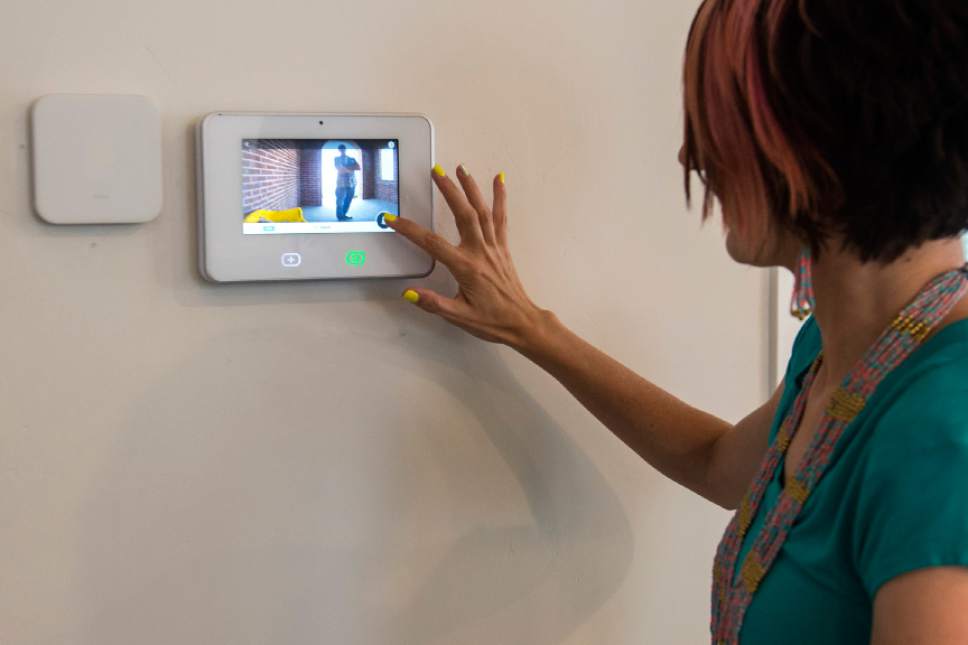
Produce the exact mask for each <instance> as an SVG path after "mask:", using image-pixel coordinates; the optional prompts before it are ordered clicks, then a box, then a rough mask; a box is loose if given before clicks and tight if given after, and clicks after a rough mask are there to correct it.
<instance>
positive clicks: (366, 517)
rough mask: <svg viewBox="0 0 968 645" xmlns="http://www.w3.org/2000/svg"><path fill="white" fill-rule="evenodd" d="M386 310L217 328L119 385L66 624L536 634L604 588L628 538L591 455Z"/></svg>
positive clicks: (436, 639)
mask: <svg viewBox="0 0 968 645" xmlns="http://www.w3.org/2000/svg"><path fill="white" fill-rule="evenodd" d="M436 279H437V280H438V281H439V280H442V279H444V278H441V277H439V276H438V277H437V278H436ZM431 286H438V287H439V286H440V285H431ZM360 289H361V291H362V294H365V293H366V292H367V289H368V287H365V286H364V287H360ZM362 294H361V293H360V292H358V293H357V295H358V296H361V295H362ZM344 295H346V294H344ZM393 304H394V305H397V303H396V300H394V301H393ZM386 306H387V307H389V306H391V305H389V304H387V305H386ZM374 314H375V315H376V316H379V314H378V313H377V312H376V311H374ZM393 315H396V316H398V317H399V316H401V315H402V316H404V317H414V318H405V319H404V321H405V322H408V321H409V322H412V323H413V324H412V326H410V327H408V328H407V329H409V331H406V330H401V331H399V334H400V335H399V336H397V337H391V338H387V337H385V335H384V336H382V337H381V336H380V335H379V334H380V332H379V331H377V330H376V328H375V327H374V326H372V325H367V324H364V325H361V326H354V328H353V329H344V330H339V331H337V330H334V329H333V328H329V329H326V328H321V327H320V326H318V325H316V324H315V321H314V320H313V319H312V318H311V317H309V316H307V317H306V318H305V319H302V320H300V319H295V320H293V319H291V317H290V318H287V320H288V322H286V321H283V322H282V323H281V325H282V326H283V328H281V329H280V328H278V327H277V328H275V329H272V330H267V329H265V328H261V327H255V326H253V327H251V328H247V329H239V330H238V331H237V332H233V335H232V336H222V337H216V338H211V339H210V340H209V342H207V343H206V344H204V345H203V346H200V347H198V348H197V351H196V352H195V353H193V354H186V355H191V360H190V361H189V362H188V363H187V364H185V365H183V366H182V367H181V369H180V370H178V371H177V372H175V373H171V374H170V375H169V377H168V378H166V379H164V380H163V381H162V382H158V383H155V384H154V387H152V388H151V391H148V392H145V395H144V397H143V399H142V400H140V401H138V402H136V403H135V404H133V405H132V407H131V409H130V423H129V424H128V427H127V428H124V429H123V431H119V433H118V435H117V437H116V443H115V445H114V449H113V453H112V454H106V455H105V461H104V464H103V467H102V469H101V472H100V478H99V480H98V481H97V482H96V483H95V484H94V485H93V486H92V488H91V490H89V491H87V494H86V499H87V504H86V507H85V508H84V511H83V515H82V516H81V517H80V518H79V519H78V543H77V549H78V551H77V554H76V555H77V563H78V571H77V572H76V575H74V576H72V580H73V583H74V584H75V585H76V590H75V592H76V594H77V596H78V597H79V598H86V599H88V605H87V606H86V607H83V608H79V615H78V617H77V619H78V620H77V623H76V624H77V625H78V626H79V629H80V633H77V634H70V637H71V638H70V639H69V640H71V641H72V642H77V643H92V644H93V643H97V644H98V645H108V644H112V643H122V642H130V640H131V638H132V636H133V635H134V634H137V635H138V639H139V641H140V642H141V643H142V644H144V645H147V644H150V643H159V644H160V643H165V644H166V645H167V644H170V643H173V642H180V643H192V644H194V643H233V644H239V643H267V642H272V643H278V644H284V643H306V642H317V643H340V644H346V643H366V644H370V643H372V644H374V645H377V644H379V645H387V644H396V643H408V644H409V643H414V644H416V643H419V644H425V643H463V642H494V643H512V642H527V643H530V644H533V645H540V644H548V645H551V644H554V643H558V642H560V641H561V640H563V639H564V638H565V637H567V635H568V634H570V633H571V632H572V631H574V630H575V628H576V627H578V626H579V625H580V624H582V623H583V622H584V621H585V620H586V619H587V618H588V617H589V616H590V615H591V614H593V613H594V612H595V611H596V610H597V609H598V608H600V607H601V606H602V605H603V604H604V603H605V601H606V600H607V599H608V598H609V597H610V596H611V595H612V594H613V593H615V591H616V590H617V589H618V587H619V586H620V584H621V582H622V580H623V579H624V577H625V575H626V572H627V571H628V568H629V566H630V564H631V561H632V556H633V537H632V532H631V530H630V527H629V525H628V521H627V518H626V517H625V515H624V512H623V510H622V508H621V506H620V504H619V501H618V499H617V498H616V496H615V494H614V492H613V491H612V490H611V489H610V488H609V486H608V485H607V483H606V482H605V480H604V479H603V477H602V475H601V474H600V473H599V472H598V471H597V470H596V468H595V467H594V465H593V464H592V463H591V462H590V461H589V460H588V459H587V458H586V457H585V456H584V455H583V454H582V452H581V451H580V450H579V449H578V447H577V446H576V445H575V444H574V443H573V442H572V441H571V440H570V439H569V437H568V436H567V435H566V434H565V433H564V432H563V431H562V430H561V429H560V428H559V427H557V426H556V424H555V423H554V421H553V420H552V419H551V417H550V416H549V415H548V414H547V413H546V412H545V411H544V410H543V409H542V408H541V407H540V406H539V405H538V404H537V403H536V402H535V401H534V400H533V399H532V398H531V397H530V396H529V395H528V394H527V393H526V392H525V391H524V390H523V389H522V388H521V387H520V386H519V385H518V384H517V383H516V381H515V379H514V378H513V376H512V374H511V373H510V371H509V370H508V368H507V367H506V366H505V364H504V363H503V362H502V360H501V357H500V355H499V354H498V353H497V352H496V351H494V349H493V348H491V347H489V346H486V345H484V344H483V343H479V342H477V341H475V340H472V339H469V337H467V336H466V335H464V334H463V332H459V331H457V330H454V329H451V328H449V327H447V326H445V325H444V324H443V323H441V322H439V321H434V320H432V319H429V318H427V317H426V315H425V314H423V313H422V312H419V311H417V310H407V311H406V312H405V313H403V314H401V313H400V312H399V311H397V309H395V310H394V312H393ZM417 318H419V320H417ZM404 337H405V338H404ZM293 338H299V339H300V342H294V341H293ZM240 350H244V351H240ZM374 356H379V357H380V360H381V364H380V365H379V367H378V368H377V369H374V366H373V365H372V364H369V365H367V364H365V363H366V357H374ZM375 373H376V374H378V375H379V376H378V378H379V382H375V381H374V380H373V379H374V374H375ZM306 375H312V376H310V377H309V378H306ZM199 384H202V385H201V386H200V385H199ZM414 400H416V401H418V403H417V404H416V405H414V404H413V401H414ZM419 401H426V402H427V405H420V404H419ZM455 419H457V420H460V421H458V422H455ZM388 420H394V421H393V422H392V423H388Z"/></svg>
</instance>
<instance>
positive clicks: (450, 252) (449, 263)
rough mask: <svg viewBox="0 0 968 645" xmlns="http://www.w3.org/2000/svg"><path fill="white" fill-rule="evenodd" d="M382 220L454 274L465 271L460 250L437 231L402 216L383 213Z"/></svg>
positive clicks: (465, 263)
mask: <svg viewBox="0 0 968 645" xmlns="http://www.w3.org/2000/svg"><path fill="white" fill-rule="evenodd" d="M383 221H384V222H386V223H387V225H388V226H389V227H390V228H392V229H393V230H394V231H396V232H397V233H399V234H400V235H402V236H404V237H405V238H407V239H408V240H410V241H411V242H413V243H414V244H416V245H417V246H419V247H420V248H422V249H423V250H424V251H425V252H426V253H427V255H429V256H430V257H432V258H434V259H435V260H439V261H440V262H441V263H442V264H443V265H444V266H446V267H447V268H448V269H450V270H451V272H452V273H453V274H454V275H455V276H457V275H461V274H463V273H464V272H465V271H466V269H467V259H466V258H465V257H464V254H463V253H462V252H461V250H460V249H459V248H457V247H456V246H454V245H453V244H451V243H450V242H448V241H447V240H445V239H444V238H443V237H441V236H440V235H438V234H437V233H434V232H433V231H430V230H427V229H425V228H424V227H423V226H421V225H420V224H417V223H416V222H414V221H413V220H409V219H406V218H404V217H399V216H395V215H384V216H383Z"/></svg>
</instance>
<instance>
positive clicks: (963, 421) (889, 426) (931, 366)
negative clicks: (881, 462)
mask: <svg viewBox="0 0 968 645" xmlns="http://www.w3.org/2000/svg"><path fill="white" fill-rule="evenodd" d="M883 385H884V386H887V387H884V388H883V391H882V392H877V393H876V394H875V395H874V397H873V398H872V399H871V401H870V404H871V406H872V408H874V409H873V410H872V412H873V413H874V416H875V419H876V424H875V425H876V426H877V432H876V435H877V436H876V438H875V439H874V440H875V443H877V444H881V445H882V446H883V447H884V448H889V447H890V446H892V445H893V446H894V447H897V448H901V449H904V447H905V446H907V445H909V444H917V445H921V446H923V445H924V443H925V442H941V441H948V442H954V443H956V444H958V445H960V446H962V448H963V449H964V450H966V451H968V320H962V321H959V322H957V323H953V324H952V325H949V326H948V327H946V328H944V329H942V330H941V331H940V332H939V333H938V334H937V335H936V336H935V337H934V338H932V339H930V340H929V341H928V342H927V343H926V344H925V345H924V346H922V347H921V348H919V349H918V350H917V351H916V352H915V353H914V354H912V355H911V356H910V357H909V358H908V359H907V361H905V362H904V363H902V364H901V366H900V367H898V368H897V371H896V374H895V375H894V377H893V378H891V379H890V380H886V381H885V382H884V383H883Z"/></svg>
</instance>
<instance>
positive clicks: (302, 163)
mask: <svg viewBox="0 0 968 645" xmlns="http://www.w3.org/2000/svg"><path fill="white" fill-rule="evenodd" d="M321 153H322V151H321V150H320V149H319V148H303V149H302V150H300V151H299V205H300V206H322V205H323V190H322V182H321V181H320V177H321V175H320V172H321V165H322V154H321Z"/></svg>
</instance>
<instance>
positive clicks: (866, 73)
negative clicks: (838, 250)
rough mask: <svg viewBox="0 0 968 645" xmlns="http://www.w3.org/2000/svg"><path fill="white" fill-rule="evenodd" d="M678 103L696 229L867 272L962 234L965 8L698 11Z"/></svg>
mask: <svg viewBox="0 0 968 645" xmlns="http://www.w3.org/2000/svg"><path fill="white" fill-rule="evenodd" d="M684 98H685V142H684V155H685V156H684V165H685V171H686V195H687V198H690V197H691V195H690V176H691V173H692V172H694V171H695V172H696V173H697V174H698V176H699V177H700V179H701V181H702V183H703V184H704V187H705V195H704V200H703V201H704V203H703V218H707V217H709V215H710V213H711V212H712V208H713V203H714V201H718V202H719V203H720V205H721V206H722V210H723V217H724V219H725V222H726V224H727V225H729V226H735V227H740V228H748V227H760V228H761V229H762V230H765V229H766V228H767V227H770V226H781V227H783V228H785V229H786V230H789V231H791V232H793V233H794V234H795V235H797V237H798V238H800V239H801V240H802V241H803V242H804V243H805V244H807V245H809V246H810V247H811V248H812V249H813V250H814V252H817V253H819V252H821V250H822V249H823V248H824V247H825V246H827V243H828V242H829V241H830V239H831V237H833V236H836V237H842V238H843V240H844V247H845V248H846V249H848V250H850V251H852V252H854V253H856V254H857V255H858V256H859V257H860V258H861V260H863V261H865V262H866V261H871V260H877V261H882V262H889V261H892V260H894V259H897V258H898V257H899V256H900V255H902V254H903V253H904V252H905V251H906V250H907V249H909V248H912V247H916V246H919V245H921V244H923V243H924V242H927V241H929V240H937V239H944V238H949V237H955V236H957V235H958V234H959V233H962V232H963V231H964V230H965V229H966V228H968V1H966V0H892V1H891V2H887V1H885V0H705V2H703V4H702V5H701V7H700V8H699V11H698V13H697V15H696V18H695V20H694V22H693V25H692V29H691V32H690V35H689V43H688V46H687V49H686V56H685V66H684Z"/></svg>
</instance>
